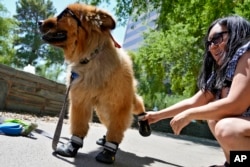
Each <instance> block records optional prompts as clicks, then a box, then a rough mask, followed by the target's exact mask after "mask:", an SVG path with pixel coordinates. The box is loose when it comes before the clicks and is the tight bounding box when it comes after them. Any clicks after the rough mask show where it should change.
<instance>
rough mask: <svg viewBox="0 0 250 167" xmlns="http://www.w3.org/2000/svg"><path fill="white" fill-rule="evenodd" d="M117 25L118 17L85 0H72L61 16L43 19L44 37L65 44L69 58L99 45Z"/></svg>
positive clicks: (41, 29) (46, 39)
mask: <svg viewBox="0 0 250 167" xmlns="http://www.w3.org/2000/svg"><path fill="white" fill-rule="evenodd" d="M114 28H115V21H114V19H113V18H112V17H111V16H110V15H109V14H108V13H106V12H104V11H102V10H98V9H97V8H96V7H94V6H89V5H83V4H71V5H69V6H68V7H67V8H66V9H65V10H64V11H62V12H61V14H59V15H58V16H57V17H53V18H48V19H46V20H44V21H40V22H39V29H40V32H41V33H42V39H43V40H44V41H45V42H46V43H49V44H51V45H54V46H57V47H60V48H62V49H63V50H64V53H65V56H66V59H68V60H71V59H74V55H77V54H78V55H80V54H84V53H85V52H88V49H93V48H95V47H96V46H94V45H96V44H98V43H99V42H100V40H101V39H103V36H110V30H112V29H114ZM75 59H77V58H75Z"/></svg>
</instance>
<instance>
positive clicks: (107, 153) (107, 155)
mask: <svg viewBox="0 0 250 167" xmlns="http://www.w3.org/2000/svg"><path fill="white" fill-rule="evenodd" d="M117 149H118V144H116V143H111V142H105V144H104V148H103V151H102V152H100V153H99V154H98V155H97V156H96V160H97V161H99V162H102V163H106V164H112V163H114V162H115V154H116V151H117Z"/></svg>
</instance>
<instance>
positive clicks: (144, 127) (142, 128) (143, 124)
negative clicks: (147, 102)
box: [138, 113, 151, 137]
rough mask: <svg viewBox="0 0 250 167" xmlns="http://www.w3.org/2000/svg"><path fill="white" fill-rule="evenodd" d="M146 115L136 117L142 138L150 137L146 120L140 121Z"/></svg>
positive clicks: (149, 129)
mask: <svg viewBox="0 0 250 167" xmlns="http://www.w3.org/2000/svg"><path fill="white" fill-rule="evenodd" d="M144 115H146V113H142V114H139V115H138V120H139V121H138V124H139V133H140V134H141V135H142V136H144V137H147V136H150V135H151V128H150V126H149V123H148V120H144V121H143V120H142V118H143V117H144Z"/></svg>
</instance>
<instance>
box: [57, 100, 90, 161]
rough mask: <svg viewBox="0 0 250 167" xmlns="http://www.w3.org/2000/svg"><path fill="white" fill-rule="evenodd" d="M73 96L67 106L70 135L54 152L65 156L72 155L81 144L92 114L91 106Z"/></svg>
mask: <svg viewBox="0 0 250 167" xmlns="http://www.w3.org/2000/svg"><path fill="white" fill-rule="evenodd" d="M71 97H72V96H71ZM74 98H75V97H73V98H71V99H70V106H69V114H70V115H69V116H70V127H71V134H72V137H71V139H70V140H69V141H68V143H66V144H63V145H61V146H60V147H58V148H57V150H56V153H58V154H60V155H62V156H66V157H74V156H75V155H76V154H77V152H78V149H79V148H81V147H82V146H83V139H84V137H85V136H86V135H87V133H88V129H89V120H90V118H91V115H92V114H91V106H90V105H88V103H86V101H83V99H82V100H81V101H80V100H79V99H77V100H76V99H74Z"/></svg>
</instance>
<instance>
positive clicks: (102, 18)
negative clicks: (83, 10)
mask: <svg viewBox="0 0 250 167" xmlns="http://www.w3.org/2000/svg"><path fill="white" fill-rule="evenodd" d="M86 20H87V21H90V22H91V23H92V24H93V25H95V26H97V27H99V28H101V29H102V30H106V29H111V30H113V29H114V28H115V20H114V19H113V18H112V17H111V16H110V15H109V14H107V13H106V12H103V11H101V10H97V11H95V12H94V13H87V15H86Z"/></svg>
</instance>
